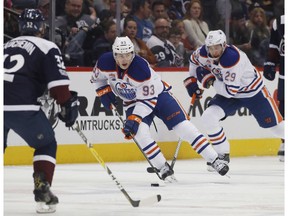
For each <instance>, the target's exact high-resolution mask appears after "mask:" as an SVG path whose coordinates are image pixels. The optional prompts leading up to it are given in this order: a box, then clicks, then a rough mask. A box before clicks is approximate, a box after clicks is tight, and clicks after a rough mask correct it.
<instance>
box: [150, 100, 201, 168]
mask: <svg viewBox="0 0 288 216" xmlns="http://www.w3.org/2000/svg"><path fill="white" fill-rule="evenodd" d="M195 100H196V94H193V96H192V98H191V102H190V107H189V110H188V116H189V117H190V115H191V112H192V109H193V105H194V103H195ZM181 144H182V139H181V138H179V139H178V143H177V147H176V151H175V153H174V156H173V159H172V161H171V165H170V166H171V169H173V167H174V165H175V163H176V160H177V157H178V153H179V150H180V147H181ZM155 171H157V172H158V170H155V169H153V168H152V167H147V172H148V173H154V172H155Z"/></svg>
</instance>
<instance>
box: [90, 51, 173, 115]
mask: <svg viewBox="0 0 288 216" xmlns="http://www.w3.org/2000/svg"><path fill="white" fill-rule="evenodd" d="M92 81H93V82H94V83H95V87H96V89H98V88H100V87H103V86H105V85H110V86H111V88H112V91H113V92H114V94H115V95H116V96H119V97H120V98H121V99H122V100H123V102H124V107H125V108H126V109H127V108H129V107H130V106H135V108H134V110H133V114H136V115H138V116H141V117H142V118H144V117H146V116H147V115H149V114H150V113H151V112H152V111H153V109H154V107H155V106H156V103H157V100H158V95H159V94H160V93H162V92H163V91H164V90H169V89H170V87H169V86H168V85H167V84H166V83H164V82H162V81H161V77H160V76H159V74H157V73H156V72H155V71H154V70H153V69H152V68H151V67H150V66H149V63H148V62H147V61H146V60H145V59H143V58H142V57H140V56H137V55H136V56H135V58H134V59H133V61H132V63H131V65H130V66H129V68H128V69H127V70H122V69H121V68H120V67H118V66H117V64H116V62H115V60H114V57H113V53H112V52H109V53H105V54H103V55H102V56H101V57H100V58H99V59H98V62H97V63H96V66H95V67H94V70H93V76H92ZM125 105H126V106H125Z"/></svg>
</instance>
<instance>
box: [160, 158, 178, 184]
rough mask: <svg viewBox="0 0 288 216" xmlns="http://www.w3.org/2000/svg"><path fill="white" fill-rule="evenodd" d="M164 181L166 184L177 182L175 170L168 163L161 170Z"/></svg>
mask: <svg viewBox="0 0 288 216" xmlns="http://www.w3.org/2000/svg"><path fill="white" fill-rule="evenodd" d="M160 173H161V177H162V180H163V181H164V182H166V183H173V182H177V180H176V178H175V176H174V170H173V169H172V168H171V166H170V165H169V164H168V163H167V162H166V163H165V165H164V166H163V167H162V168H161V169H160Z"/></svg>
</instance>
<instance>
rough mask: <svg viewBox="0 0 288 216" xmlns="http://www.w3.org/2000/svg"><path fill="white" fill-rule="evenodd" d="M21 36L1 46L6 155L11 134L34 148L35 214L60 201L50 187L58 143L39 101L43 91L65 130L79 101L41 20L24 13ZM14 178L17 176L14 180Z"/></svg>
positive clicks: (51, 208)
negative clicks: (56, 107) (57, 107)
mask: <svg viewBox="0 0 288 216" xmlns="http://www.w3.org/2000/svg"><path fill="white" fill-rule="evenodd" d="M19 30H20V33H21V36H20V37H17V38H14V39H12V40H10V41H8V42H7V43H5V44H4V152H5V149H6V147H7V136H8V132H9V131H10V130H13V131H15V132H16V133H17V134H18V135H19V136H20V137H22V138H23V139H24V140H25V141H26V142H27V143H28V145H29V146H30V147H32V148H34V149H35V151H34V156H33V170H34V172H33V178H34V191H33V193H34V198H35V201H36V204H37V205H36V211H37V213H51V212H55V211H56V204H57V203H58V198H57V196H55V195H54V194H53V193H52V192H51V190H50V187H51V185H52V180H53V174H54V169H55V165H56V150H57V142H56V139H55V134H54V131H53V129H52V125H51V124H50V122H49V120H48V119H47V118H46V116H45V114H44V112H43V111H42V109H40V105H39V104H38V102H37V98H38V97H40V96H41V95H43V93H44V91H45V90H46V89H48V90H49V92H50V96H51V97H52V98H54V99H55V100H56V102H57V104H59V105H60V107H61V113H60V114H59V118H60V119H61V120H62V121H63V122H65V124H66V126H67V127H70V126H72V125H73V124H74V122H75V120H76V118H77V116H78V97H77V93H76V92H72V91H70V90H69V84H70V80H69V77H68V75H67V73H66V68H65V66H64V63H63V60H62V56H61V52H60V50H59V49H58V47H57V46H56V44H54V43H52V42H50V41H48V40H45V39H43V38H42V37H43V35H44V17H43V15H42V14H41V12H40V11H39V10H36V9H25V10H24V11H23V12H22V13H21V15H20V16H19ZM16 178H17V177H16Z"/></svg>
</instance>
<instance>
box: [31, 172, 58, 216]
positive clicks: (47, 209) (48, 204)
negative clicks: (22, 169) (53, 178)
mask: <svg viewBox="0 0 288 216" xmlns="http://www.w3.org/2000/svg"><path fill="white" fill-rule="evenodd" d="M33 178H34V191H33V193H34V199H35V201H36V203H37V205H36V212H37V213H53V212H55V211H56V204H58V202H59V201H58V197H56V196H55V195H54V194H53V193H52V192H51V191H50V185H49V183H48V182H47V181H45V178H44V173H34V174H33Z"/></svg>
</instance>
